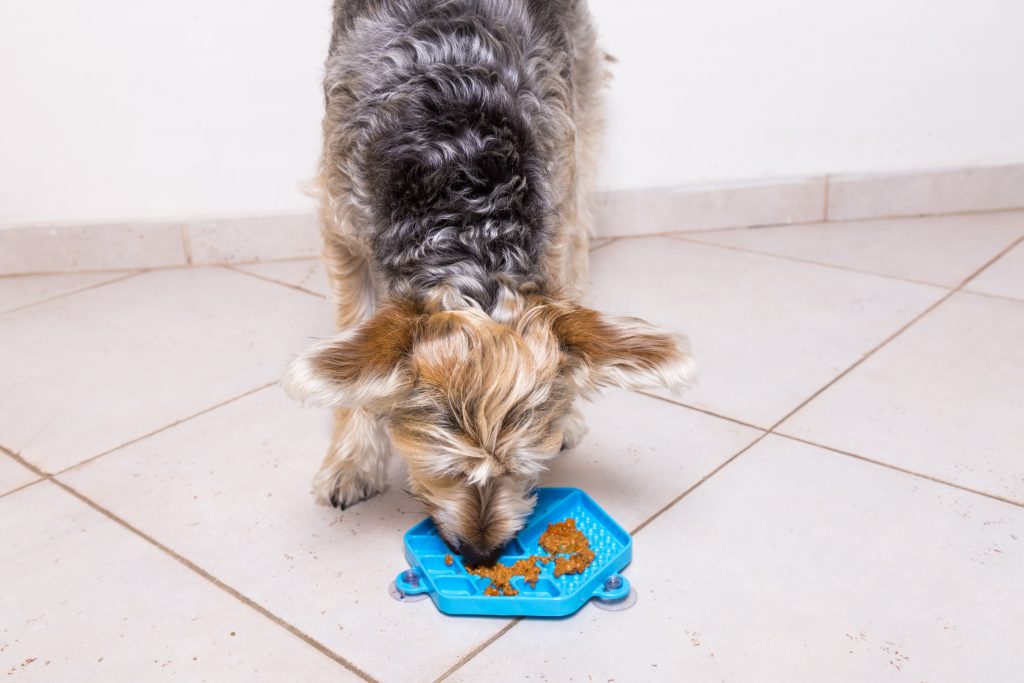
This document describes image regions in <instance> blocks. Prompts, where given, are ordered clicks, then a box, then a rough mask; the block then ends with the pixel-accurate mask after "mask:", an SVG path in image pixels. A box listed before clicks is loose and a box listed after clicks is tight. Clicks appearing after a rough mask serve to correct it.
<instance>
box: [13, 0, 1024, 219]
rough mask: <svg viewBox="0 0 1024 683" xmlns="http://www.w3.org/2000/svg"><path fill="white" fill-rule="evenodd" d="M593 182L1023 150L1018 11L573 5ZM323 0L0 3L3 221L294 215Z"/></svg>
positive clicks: (314, 98) (747, 2) (944, 3)
mask: <svg viewBox="0 0 1024 683" xmlns="http://www.w3.org/2000/svg"><path fill="white" fill-rule="evenodd" d="M591 6H592V8H593V11H594V14H595V15H596V16H597V19H598V22H599V24H600V27H601V33H602V36H603V42H604V44H605V45H606V47H607V48H608V50H609V51H610V52H612V53H613V54H614V55H615V56H616V57H617V58H618V59H619V63H618V64H617V65H616V67H615V71H616V78H615V82H614V84H613V88H612V90H611V92H610V101H609V131H608V138H607V142H606V145H605V152H606V153H605V157H604V162H603V167H602V172H601V177H600V183H601V185H602V186H603V187H614V188H622V187H644V186H665V185H677V184H688V183H694V182H705V181H729V180H737V179H759V178H771V177H785V176H794V175H805V174H815V173H825V172H849V171H879V170H893V169H901V168H922V167H933V166H955V165H966V164H974V163H979V162H988V161H999V160H1021V159H1024V125H1021V122H1022V121H1024V87H1022V84H1024V38H1022V35H1024V34H1022V26H1024V2H1020V0H970V1H969V0H929V1H925V0H860V1H859V2H850V1H849V0H799V1H798V0H705V1H704V2H700V3H696V2H688V1H685V0H634V1H633V2H625V1H624V0H591ZM328 27H329V0H316V1H315V2H311V1H309V0H305V1H302V2H298V1H294V2H281V1H280V0H275V1H271V0H218V1H217V2H201V1H200V0H176V1H175V2H171V1H169V0H163V1H162V2H158V1H157V0H78V2H73V1H71V0H46V1H40V0H6V1H5V2H2V3H0V98H2V101H0V130H2V131H3V134H2V135H0V225H5V224H6V225H10V224H15V223H26V222H40V221H78V220H106V219H135V218H159V217H183V216H203V215H221V214H237V213H266V212H281V211H293V210H302V209H305V208H308V207H309V206H310V200H309V199H308V198H306V197H305V196H304V195H303V194H302V193H301V192H300V190H299V185H300V183H301V182H302V181H303V179H305V178H308V177H309V176H310V175H311V174H312V172H313V169H314V168H315V163H316V156H317V152H318V146H319V141H318V139H319V119H320V111H321V107H322V95H321V91H320V88H319V83H318V81H319V76H320V68H321V63H322V60H323V56H324V51H325V49H326V42H327V37H328V36H327V33H328Z"/></svg>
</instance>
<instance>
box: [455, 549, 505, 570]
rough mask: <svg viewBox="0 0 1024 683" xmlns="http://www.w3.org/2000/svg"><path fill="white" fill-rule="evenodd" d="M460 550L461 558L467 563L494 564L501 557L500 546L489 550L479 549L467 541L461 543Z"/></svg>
mask: <svg viewBox="0 0 1024 683" xmlns="http://www.w3.org/2000/svg"><path fill="white" fill-rule="evenodd" d="M460 550H461V552H462V560H463V562H465V563H466V564H468V565H471V566H476V565H489V564H494V563H495V562H497V561H498V558H499V557H501V550H502V549H501V548H491V549H489V550H480V549H479V548H474V547H473V546H471V545H469V544H468V543H463V544H461V546H460Z"/></svg>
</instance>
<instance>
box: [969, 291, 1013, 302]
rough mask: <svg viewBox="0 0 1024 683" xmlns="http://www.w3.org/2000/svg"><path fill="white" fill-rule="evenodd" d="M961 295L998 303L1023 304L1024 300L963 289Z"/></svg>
mask: <svg viewBox="0 0 1024 683" xmlns="http://www.w3.org/2000/svg"><path fill="white" fill-rule="evenodd" d="M960 293H961V294H971V295H974V296H983V297H986V298H988V299H996V300H998V301H1011V302H1013V303H1015V304H1024V299H1021V298H1019V297H1015V296H1007V295H1006V294H989V293H988V292H979V291H977V290H974V289H963V290H961V292H960Z"/></svg>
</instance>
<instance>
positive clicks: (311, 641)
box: [0, 446, 376, 683]
mask: <svg viewBox="0 0 1024 683" xmlns="http://www.w3.org/2000/svg"><path fill="white" fill-rule="evenodd" d="M0 452H3V453H7V454H8V455H9V456H11V457H12V458H14V459H15V460H16V461H18V462H19V463H21V464H22V465H24V466H25V467H27V468H28V469H30V470H32V471H33V472H35V473H36V474H37V475H39V476H40V477H42V479H39V480H37V481H35V482H33V484H35V483H39V482H40V481H48V482H50V483H52V484H54V485H56V486H58V487H60V488H61V489H63V490H64V491H65V492H67V493H69V494H71V495H72V496H74V497H75V498H77V499H78V500H80V501H82V502H83V503H85V504H86V505H88V506H89V507H91V508H92V509H93V510H95V511H96V512H99V513H100V514H102V515H103V516H105V517H107V518H108V519H110V520H111V521H113V522H115V523H116V524H118V525H119V526H121V527H123V528H124V529H125V530H127V531H130V532H131V533H133V534H135V535H136V536H138V537H139V538H141V539H142V540H144V541H146V542H147V543H149V544H150V545H152V546H154V547H155V548H157V549H158V550H161V551H163V552H164V553H165V554H167V555H169V556H170V557H171V558H173V559H175V560H177V561H178V562H179V563H181V564H183V565H184V566H185V567H187V568H188V569H191V570H192V571H193V572H195V573H196V574H199V576H201V577H203V578H204V579H206V580H207V581H209V582H210V583H212V584H213V585H214V586H216V587H217V588H220V589H221V590H222V591H224V592H225V593H227V594H228V595H230V596H232V597H233V598H235V599H236V600H238V601H240V602H242V603H243V604H245V605H246V606H248V607H250V608H251V609H253V610H255V611H257V612H259V613H260V614H262V615H263V616H264V617H266V618H267V619H270V620H271V621H272V622H274V623H275V624H277V625H278V626H280V627H281V628H283V629H284V630H286V631H288V632H289V633H291V634H292V635H293V636H295V637H297V638H299V639H300V640H302V641H303V642H305V643H306V644H307V645H309V646H311V647H312V648H314V649H315V650H317V651H318V652H320V653H321V654H323V655H325V656H327V657H329V658H330V659H332V660H334V661H335V662H337V663H338V664H341V665H342V666H343V667H345V668H346V669H348V670H349V671H351V672H352V673H354V674H355V675H357V676H359V677H360V678H362V679H363V680H365V681H370V682H371V683H376V679H375V678H373V677H372V676H370V675H369V674H368V673H366V672H365V671H363V670H362V669H360V668H359V667H357V666H356V665H355V664H353V663H352V662H350V661H348V660H347V659H346V658H344V657H342V656H341V655H339V654H337V653H336V652H334V651H333V650H331V649H330V648H328V647H327V646H326V645H324V644H322V643H320V642H319V641H318V640H316V639H315V638H313V637H312V636H310V635H308V634H306V633H305V632H303V631H301V630H299V629H298V628H296V627H295V626H292V625H291V624H290V623H288V622H287V621H285V620H284V619H282V618H281V617H279V616H277V615H276V614H274V613H273V612H271V611H270V610H268V609H267V608H266V607H263V606H262V605H260V604H259V603H258V602H256V601H255V600H253V599H252V598H250V597H248V596H246V595H244V594H243V593H241V592H239V591H238V590H237V589H235V588H233V587H231V586H230V585H228V584H227V583H225V582H223V581H221V580H220V579H218V578H217V577H216V576H214V575H213V574H211V573H210V572H208V571H206V570H205V569H203V568H202V567H200V566H199V565H197V564H196V563H195V562H193V561H191V560H189V559H188V558H186V557H185V556H183V555H181V554H179V553H178V552H176V551H174V550H173V549H171V548H170V547H169V546H166V545H164V544H163V543H161V542H160V541H158V540H156V539H155V538H154V537H152V536H150V535H149V534H147V533H145V532H143V531H141V530H140V529H137V528H135V527H134V526H132V525H131V524H129V523H128V522H127V521H126V520H124V519H122V518H121V517H119V516H117V515H116V514H114V513H113V512H111V511H110V510H108V509H106V508H105V507H103V506H102V505H100V504H99V503H97V502H96V501H94V500H92V499H91V498H89V497H88V496H86V495H85V494H83V493H80V492H79V491H78V490H77V489H75V488H73V487H71V486H70V485H68V484H65V483H64V482H62V481H60V480H59V479H57V478H56V475H53V474H48V473H46V472H44V471H43V470H41V469H39V468H38V467H36V466H35V465H33V464H32V463H30V462H29V461H28V460H25V458H23V457H21V456H20V455H18V454H17V453H15V452H14V451H12V450H10V449H9V448H6V447H4V446H0ZM22 488H24V487H22Z"/></svg>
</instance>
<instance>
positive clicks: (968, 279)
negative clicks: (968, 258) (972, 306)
mask: <svg viewBox="0 0 1024 683" xmlns="http://www.w3.org/2000/svg"><path fill="white" fill-rule="evenodd" d="M1021 242H1024V235H1021V236H1020V237H1018V238H1017V239H1015V240H1014V241H1013V242H1011V243H1010V244H1009V245H1008V246H1006V247H1004V248H1003V250H1002V251H1000V252H999V253H998V254H996V255H995V256H993V257H992V258H990V259H989V260H988V261H985V265H983V266H982V267H981V268H978V269H977V270H976V271H974V272H973V273H971V274H970V275H968V276H967V277H966V278H965V279H964V281H963V282H961V283H960V284H959V285H957V287H956V288H957V290H958V291H959V290H961V289H963V288H964V287H966V286H967V285H968V284H970V282H971V280H973V279H974V278H976V277H978V276H979V275H981V274H982V273H983V272H984V271H986V270H987V269H988V267H989V266H991V265H992V264H993V263H995V262H996V261H998V260H999V259H1001V258H1003V257H1004V256H1006V255H1007V254H1008V253H1010V252H1011V251H1013V249H1014V247H1016V246H1017V245H1018V244H1020V243H1021Z"/></svg>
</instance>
